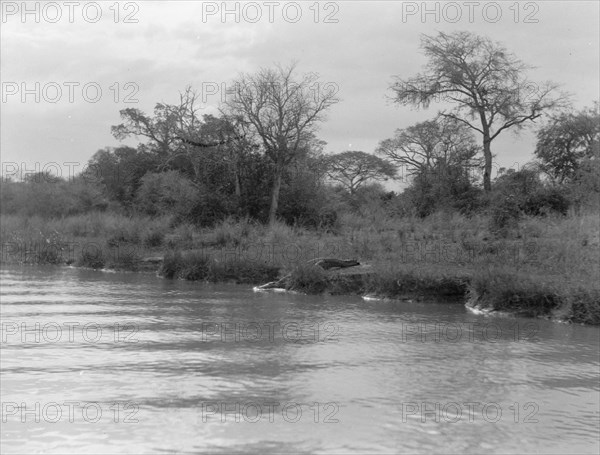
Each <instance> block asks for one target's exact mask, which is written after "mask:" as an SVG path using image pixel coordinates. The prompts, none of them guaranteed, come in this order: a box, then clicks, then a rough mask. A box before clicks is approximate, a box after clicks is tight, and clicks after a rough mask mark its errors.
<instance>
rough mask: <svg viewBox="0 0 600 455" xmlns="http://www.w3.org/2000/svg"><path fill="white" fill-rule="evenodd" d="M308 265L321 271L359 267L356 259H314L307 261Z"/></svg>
mask: <svg viewBox="0 0 600 455" xmlns="http://www.w3.org/2000/svg"><path fill="white" fill-rule="evenodd" d="M307 263H308V264H313V265H316V266H318V267H321V268H322V269H323V270H329V269H333V268H336V267H337V268H341V269H344V268H346V267H354V266H357V265H360V262H358V261H357V260H356V259H336V258H316V259H311V260H310V261H307Z"/></svg>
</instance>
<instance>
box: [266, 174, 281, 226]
mask: <svg viewBox="0 0 600 455" xmlns="http://www.w3.org/2000/svg"><path fill="white" fill-rule="evenodd" d="M282 174H283V169H282V166H281V165H280V164H278V165H277V166H276V168H275V178H274V179H273V188H272V192H271V209H270V210H269V224H270V225H271V226H272V225H273V224H275V222H276V221H277V207H278V205H279V190H280V189H281V175H282Z"/></svg>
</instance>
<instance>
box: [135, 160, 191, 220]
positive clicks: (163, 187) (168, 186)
mask: <svg viewBox="0 0 600 455" xmlns="http://www.w3.org/2000/svg"><path fill="white" fill-rule="evenodd" d="M137 202H138V204H139V208H140V210H142V211H143V212H145V213H147V214H149V215H159V214H161V215H163V214H172V215H175V216H177V217H182V218H185V217H187V216H188V215H189V213H190V211H191V210H192V208H193V207H194V206H195V205H196V204H197V203H198V190H197V189H196V187H195V186H194V184H193V183H192V182H191V181H190V180H188V179H187V178H186V177H184V176H183V175H182V174H180V173H179V172H177V171H168V172H160V173H148V174H146V175H145V176H144V177H143V178H142V180H141V185H140V188H139V190H138V192H137Z"/></svg>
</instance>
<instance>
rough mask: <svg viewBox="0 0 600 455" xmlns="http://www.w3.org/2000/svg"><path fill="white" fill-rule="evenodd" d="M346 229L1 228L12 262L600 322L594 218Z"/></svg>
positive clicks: (85, 222)
mask: <svg viewBox="0 0 600 455" xmlns="http://www.w3.org/2000/svg"><path fill="white" fill-rule="evenodd" d="M340 226H342V227H341V228H340V229H339V230H338V232H335V233H331V232H317V231H310V230H306V229H301V228H293V227H290V226H286V225H283V224H279V225H275V226H272V227H267V226H263V225H260V224H256V223H253V222H250V221H247V220H238V221H234V220H226V221H224V222H222V223H221V224H219V225H218V226H216V227H214V228H210V229H208V228H197V227H194V226H192V225H189V224H179V225H175V224H174V223H173V221H172V220H171V219H170V218H168V217H159V218H149V217H133V218H132V217H125V216H121V215H117V214H106V213H91V214H86V215H80V216H73V217H65V218H61V219H51V220H45V219H42V218H36V217H29V218H25V217H17V216H10V215H8V216H3V217H2V221H1V226H0V227H1V240H2V261H3V262H19V263H53V264H65V263H68V264H74V265H77V266H84V267H92V268H111V269H117V270H140V269H144V268H147V264H148V261H144V259H147V258H156V257H159V258H162V257H164V261H163V262H162V265H161V267H160V273H161V274H162V275H163V276H165V277H168V278H180V279H187V280H207V281H235V282H240V283H250V284H262V283H264V282H267V281H272V280H274V279H276V278H277V276H279V277H282V276H284V275H287V274H291V275H290V280H289V285H288V287H290V288H293V289H296V290H300V291H303V292H308V293H319V292H323V291H327V292H333V293H339V294H344V293H357V294H375V295H378V296H385V297H392V298H408V297H411V298H428V297H437V298H444V299H455V298H456V299H464V300H468V304H469V305H470V306H473V307H475V308H478V309H482V310H497V311H507V312H511V313H517V314H522V315H527V316H544V317H552V318H556V319H563V320H570V321H574V322H585V323H590V324H599V323H600V286H599V284H598V281H599V280H598V277H599V276H600V270H599V256H600V232H599V231H600V227H599V226H598V216H597V215H595V214H588V215H578V216H575V215H572V216H569V217H551V216H549V217H545V218H525V219H522V220H521V221H520V222H519V223H518V224H517V225H515V226H513V227H511V228H510V229H506V230H504V231H503V232H501V233H499V232H496V231H494V230H493V229H491V228H490V220H489V219H488V218H487V217H485V216H483V215H480V216H476V217H472V218H466V217H462V216H459V215H456V214H454V215H448V214H444V213H438V214H435V215H433V216H430V217H428V218H425V219H419V218H402V219H389V218H386V217H369V218H368V219H367V218H357V217H353V216H344V217H342V219H341V220H340ZM317 257H338V258H356V259H358V260H359V261H360V262H361V263H368V264H371V265H372V271H371V272H370V273H367V274H364V275H361V276H360V277H357V276H352V275H348V276H346V277H338V278H336V279H332V278H331V275H330V274H327V273H324V272H323V271H322V270H321V269H318V268H315V267H312V266H308V265H306V264H305V262H306V261H307V260H310V259H314V258H317ZM144 264H146V266H145V265H144ZM150 264H155V263H154V262H150ZM154 267H156V266H155V265H154Z"/></svg>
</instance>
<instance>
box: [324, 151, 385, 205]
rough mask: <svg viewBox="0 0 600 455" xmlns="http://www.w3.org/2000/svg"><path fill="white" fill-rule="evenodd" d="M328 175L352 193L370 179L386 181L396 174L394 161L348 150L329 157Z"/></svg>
mask: <svg viewBox="0 0 600 455" xmlns="http://www.w3.org/2000/svg"><path fill="white" fill-rule="evenodd" d="M326 167H327V175H328V177H329V178H330V179H332V180H335V181H336V182H338V183H341V184H342V186H343V187H344V188H346V189H347V190H348V191H349V192H350V195H352V196H354V193H355V192H356V190H357V189H358V188H360V187H361V186H362V185H363V184H364V183H365V182H368V181H369V180H376V181H386V180H388V179H391V178H394V177H395V176H396V168H395V167H394V165H393V164H392V163H390V162H389V161H386V160H384V159H381V158H379V157H377V156H374V155H370V154H368V153H365V152H360V151H347V152H342V153H338V154H336V155H331V157H329V158H328V159H327V164H326Z"/></svg>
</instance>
